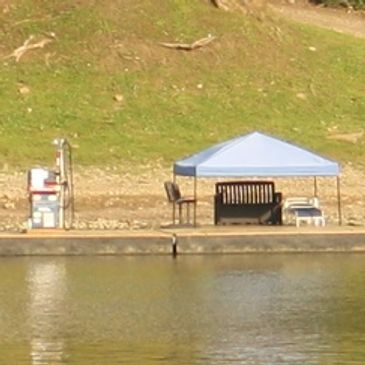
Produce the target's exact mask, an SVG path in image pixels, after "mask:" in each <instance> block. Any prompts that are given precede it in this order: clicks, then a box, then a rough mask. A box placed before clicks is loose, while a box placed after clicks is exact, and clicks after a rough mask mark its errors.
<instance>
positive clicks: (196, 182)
mask: <svg viewBox="0 0 365 365" xmlns="http://www.w3.org/2000/svg"><path fill="white" fill-rule="evenodd" d="M197 191H198V179H197V178H196V174H195V176H194V227H196V210H197V203H198V199H197V197H198V193H197Z"/></svg>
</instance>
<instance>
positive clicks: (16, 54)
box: [4, 35, 52, 62]
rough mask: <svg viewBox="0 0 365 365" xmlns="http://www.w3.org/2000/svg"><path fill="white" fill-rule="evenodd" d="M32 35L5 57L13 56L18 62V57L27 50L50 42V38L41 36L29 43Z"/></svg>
mask: <svg viewBox="0 0 365 365" xmlns="http://www.w3.org/2000/svg"><path fill="white" fill-rule="evenodd" d="M33 38H34V36H32V35H31V36H30V37H29V38H28V39H27V40H26V41H25V42H24V43H23V44H22V45H21V46H20V47H18V48H17V49H15V50H14V51H13V52H12V53H10V54H9V55H8V56H6V57H4V58H5V59H7V58H11V57H14V58H15V61H16V62H19V60H20V58H21V57H22V56H23V55H24V54H25V53H26V52H28V51H30V50H32V49H37V48H44V46H45V45H47V44H48V43H50V42H52V39H51V38H43V39H42V40H40V41H39V42H36V43H31V41H32V40H33Z"/></svg>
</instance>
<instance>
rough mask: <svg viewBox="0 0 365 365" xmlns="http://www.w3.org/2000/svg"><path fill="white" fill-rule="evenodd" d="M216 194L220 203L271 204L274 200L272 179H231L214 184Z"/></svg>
mask: <svg viewBox="0 0 365 365" xmlns="http://www.w3.org/2000/svg"><path fill="white" fill-rule="evenodd" d="M216 196H219V197H220V200H221V203H222V204H227V205H236V204H237V205H240V204H252V205H262V204H272V203H275V202H276V196H275V186H274V183H273V182H272V181H233V182H222V183H217V184H216Z"/></svg>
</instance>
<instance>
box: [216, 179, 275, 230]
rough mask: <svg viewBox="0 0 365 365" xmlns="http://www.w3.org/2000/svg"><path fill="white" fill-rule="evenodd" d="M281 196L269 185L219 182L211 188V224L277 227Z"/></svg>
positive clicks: (251, 182) (249, 182) (272, 184)
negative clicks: (212, 221) (274, 225)
mask: <svg viewBox="0 0 365 365" xmlns="http://www.w3.org/2000/svg"><path fill="white" fill-rule="evenodd" d="M281 201H282V194H281V193H277V192H275V185H274V183H273V182H272V181H232V182H220V183H217V184H216V186H215V196H214V223H215V224H281V223H282V219H281Z"/></svg>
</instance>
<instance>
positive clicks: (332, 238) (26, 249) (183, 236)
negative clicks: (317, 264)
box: [0, 226, 365, 256]
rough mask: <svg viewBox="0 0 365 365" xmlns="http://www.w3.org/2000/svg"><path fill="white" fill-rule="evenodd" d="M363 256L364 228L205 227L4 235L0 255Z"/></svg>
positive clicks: (0, 245)
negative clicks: (334, 253)
mask: <svg viewBox="0 0 365 365" xmlns="http://www.w3.org/2000/svg"><path fill="white" fill-rule="evenodd" d="M305 252H308V253H309V252H318V253H320V252H327V253H328V252H348V253H351V252H364V253H365V227H364V226H361V227H360V226H359V227H355V226H333V227H311V226H305V227H299V228H297V227H292V226H223V227H222V226H219V227H216V226H206V227H197V228H193V227H168V228H161V229H160V230H155V231H147V230H146V231H145V230H141V231H72V230H71V231H58V230H55V231H52V230H34V231H31V232H27V233H2V234H0V256H32V255H34V256H35V255H37V256H39V255H173V254H174V253H175V254H177V255H189V254H247V253H305Z"/></svg>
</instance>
